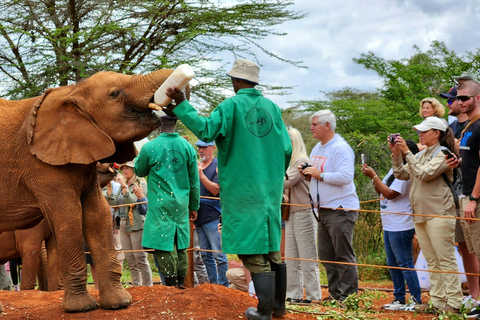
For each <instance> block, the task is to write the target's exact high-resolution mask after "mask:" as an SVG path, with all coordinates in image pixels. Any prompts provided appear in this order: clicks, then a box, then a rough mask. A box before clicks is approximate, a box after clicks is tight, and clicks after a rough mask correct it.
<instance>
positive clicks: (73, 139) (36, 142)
mask: <svg viewBox="0 0 480 320" xmlns="http://www.w3.org/2000/svg"><path fill="white" fill-rule="evenodd" d="M72 88H73V86H68V87H61V88H57V89H49V90H47V91H46V92H45V94H44V95H43V96H42V97H41V98H40V99H38V100H36V102H35V103H34V105H33V106H32V109H31V110H30V114H29V115H28V119H27V137H28V145H29V150H30V152H31V153H32V154H33V155H35V156H37V158H38V159H40V160H42V161H43V162H46V163H48V164H52V165H63V164H67V163H78V164H89V163H93V162H95V161H97V160H100V159H103V158H106V157H108V156H110V155H112V154H113V153H114V152H115V145H114V143H113V141H112V139H111V138H110V137H109V136H108V135H107V134H106V133H105V132H103V131H102V130H101V129H100V128H99V127H97V125H96V124H95V123H94V122H93V120H92V119H91V118H90V117H89V116H88V115H87V114H86V113H85V112H83V111H82V109H81V108H80V106H79V105H78V103H77V102H76V101H75V100H74V99H69V98H68V95H69V93H70V92H71V91H72Z"/></svg>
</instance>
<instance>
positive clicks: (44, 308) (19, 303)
mask: <svg viewBox="0 0 480 320" xmlns="http://www.w3.org/2000/svg"><path fill="white" fill-rule="evenodd" d="M128 291H129V292H130V294H131V295H132V297H133V302H132V305H131V306H130V307H128V308H126V309H121V310H115V311H112V310H105V309H101V308H99V309H97V310H94V311H91V312H87V313H77V314H68V313H65V312H64V311H63V308H62V306H61V305H62V299H63V291H56V292H41V291H36V290H35V291H18V292H15V291H0V301H2V302H3V304H4V306H5V312H4V313H3V314H0V319H2V318H3V319H34V320H43V319H45V320H46V319H48V320H51V319H112V320H113V319H117V320H119V319H188V320H190V319H195V320H197V319H198V320H200V319H201V320H207V319H218V320H230V319H245V316H244V314H243V313H244V312H245V310H246V309H247V308H248V307H250V306H256V300H255V299H254V298H251V297H250V296H249V295H248V294H247V293H244V292H240V291H237V290H233V289H227V288H225V287H223V286H220V285H211V284H202V285H200V286H197V287H195V288H191V289H186V290H180V289H176V288H171V287H165V286H160V285H155V286H153V287H135V288H129V289H128ZM90 292H91V294H92V296H93V297H94V298H96V299H97V301H98V290H94V289H92V290H91V291H90ZM322 293H323V295H324V296H326V295H327V292H326V290H325V289H323V290H322ZM425 298H426V299H427V300H428V297H427V296H426V294H425ZM392 299H393V296H392V293H391V292H388V293H385V297H383V298H381V299H376V300H375V301H373V303H374V306H373V307H372V311H373V313H366V314H364V315H365V316H366V318H363V319H403V320H408V319H412V320H413V319H415V320H424V319H436V317H435V316H433V315H426V314H422V315H420V314H419V315H415V314H414V313H413V312H393V311H387V310H384V309H382V308H381V306H382V305H383V304H385V303H388V302H390V301H392ZM292 308H293V307H292ZM309 309H312V308H309ZM314 310H315V311H314V312H316V313H323V314H325V313H326V312H329V311H332V310H337V311H338V312H339V313H342V312H344V311H343V310H342V309H333V308H327V307H323V306H318V307H316V308H314ZM310 312H312V311H310ZM282 319H285V320H294V319H309V320H311V319H316V318H315V317H314V316H313V315H311V314H309V313H296V314H295V313H289V314H288V315H286V316H284V317H283V318H282ZM325 319H327V318H325ZM346 319H353V318H346Z"/></svg>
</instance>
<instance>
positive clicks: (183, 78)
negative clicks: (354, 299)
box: [153, 64, 195, 107]
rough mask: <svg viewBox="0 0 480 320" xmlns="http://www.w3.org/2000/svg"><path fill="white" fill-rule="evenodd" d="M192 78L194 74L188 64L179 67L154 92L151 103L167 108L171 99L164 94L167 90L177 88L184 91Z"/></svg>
mask: <svg viewBox="0 0 480 320" xmlns="http://www.w3.org/2000/svg"><path fill="white" fill-rule="evenodd" d="M194 77H195V72H193V69H192V68H191V67H190V66H189V65H188V64H181V65H179V66H178V67H177V69H175V71H173V73H172V74H171V75H170V76H169V77H168V78H167V80H165V82H164V83H163V84H162V85H161V86H160V88H158V90H157V91H156V92H155V95H154V96H153V102H154V103H155V104H156V105H158V106H160V107H165V106H167V105H168V104H169V103H170V101H172V99H170V98H169V97H167V95H166V94H165V92H166V91H167V88H168V87H177V88H178V89H184V88H185V87H186V86H187V84H188V83H189V82H190V80H192V79H193V78H194Z"/></svg>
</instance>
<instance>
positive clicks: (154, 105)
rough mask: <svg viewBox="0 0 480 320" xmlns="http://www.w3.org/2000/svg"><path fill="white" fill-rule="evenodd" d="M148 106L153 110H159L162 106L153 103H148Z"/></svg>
mask: <svg viewBox="0 0 480 320" xmlns="http://www.w3.org/2000/svg"><path fill="white" fill-rule="evenodd" d="M148 107H149V108H150V109H153V110H157V111H161V110H162V109H163V108H162V107H160V106H159V105H157V104H155V103H149V104H148Z"/></svg>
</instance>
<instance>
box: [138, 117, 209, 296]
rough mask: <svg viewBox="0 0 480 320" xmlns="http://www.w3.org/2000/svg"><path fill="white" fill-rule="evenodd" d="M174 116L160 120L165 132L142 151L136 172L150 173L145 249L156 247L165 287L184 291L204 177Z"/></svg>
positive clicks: (143, 174)
mask: <svg viewBox="0 0 480 320" xmlns="http://www.w3.org/2000/svg"><path fill="white" fill-rule="evenodd" d="M172 116H173V117H172ZM172 116H163V117H162V122H163V125H162V133H161V134H160V135H159V136H158V137H157V138H155V139H154V140H151V141H149V142H147V143H146V144H145V145H144V146H143V147H142V149H141V150H140V154H139V155H138V157H137V158H136V161H135V174H136V175H137V176H140V177H145V176H147V175H148V181H147V183H148V185H147V186H148V190H149V192H148V211H147V216H146V220H145V225H144V229H143V239H142V245H143V246H144V247H146V248H152V249H155V257H156V259H157V261H158V263H159V265H160V271H161V275H163V276H164V277H162V281H163V280H165V281H164V284H165V285H167V286H178V287H180V288H182V287H183V286H184V282H185V276H186V275H187V270H188V256H187V248H188V246H189V245H190V223H189V213H190V216H192V220H194V219H195V218H196V211H197V210H198V208H199V206H200V179H199V177H198V164H197V153H196V151H195V149H194V148H193V147H192V145H190V143H188V141H187V140H185V139H184V138H183V137H181V136H180V135H179V134H178V133H176V132H175V124H176V122H177V117H175V116H174V115H173V114H172ZM177 281H178V284H177Z"/></svg>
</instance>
